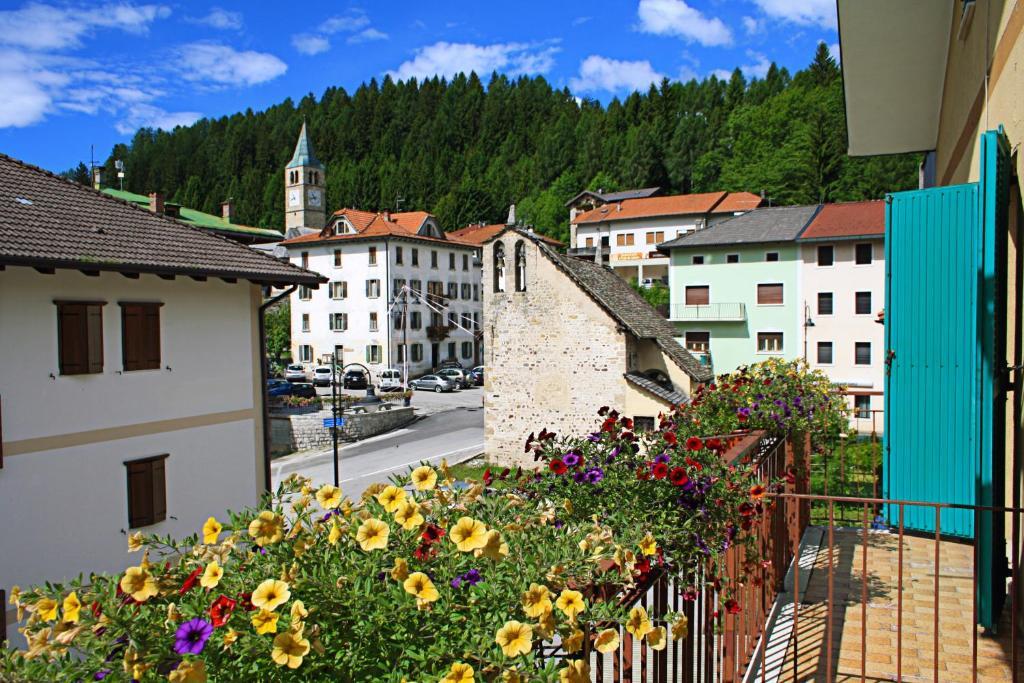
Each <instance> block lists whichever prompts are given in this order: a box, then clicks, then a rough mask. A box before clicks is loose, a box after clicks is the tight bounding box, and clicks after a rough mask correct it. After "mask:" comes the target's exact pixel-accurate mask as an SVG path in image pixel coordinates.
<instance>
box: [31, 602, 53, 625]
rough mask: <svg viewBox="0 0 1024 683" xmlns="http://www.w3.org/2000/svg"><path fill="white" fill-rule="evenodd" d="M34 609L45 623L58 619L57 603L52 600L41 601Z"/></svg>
mask: <svg viewBox="0 0 1024 683" xmlns="http://www.w3.org/2000/svg"><path fill="white" fill-rule="evenodd" d="M33 609H34V610H35V613H36V614H37V615H39V618H40V619H42V620H43V621H53V620H54V619H56V618H57V601H56V600H53V599H52V598H43V599H42V600H39V601H38V602H36V604H35V606H34V608H33Z"/></svg>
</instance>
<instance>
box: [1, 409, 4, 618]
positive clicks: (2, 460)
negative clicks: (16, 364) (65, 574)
mask: <svg viewBox="0 0 1024 683" xmlns="http://www.w3.org/2000/svg"><path fill="white" fill-rule="evenodd" d="M3 468H4V402H3V397H2V396H0V470H2V469H3ZM0 609H4V608H0Z"/></svg>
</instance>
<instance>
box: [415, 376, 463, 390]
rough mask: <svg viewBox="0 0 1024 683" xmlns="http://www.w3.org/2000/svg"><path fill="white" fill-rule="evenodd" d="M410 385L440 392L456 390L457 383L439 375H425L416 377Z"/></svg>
mask: <svg viewBox="0 0 1024 683" xmlns="http://www.w3.org/2000/svg"><path fill="white" fill-rule="evenodd" d="M409 387H410V388H412V389H428V390H430V389H432V390H434V391H435V392H437V393H439V394H440V393H441V392H442V391H455V384H453V383H452V382H451V381H449V380H447V379H445V378H444V377H439V376H437V375H424V376H423V377H420V378H419V379H414V380H412V381H411V382H409Z"/></svg>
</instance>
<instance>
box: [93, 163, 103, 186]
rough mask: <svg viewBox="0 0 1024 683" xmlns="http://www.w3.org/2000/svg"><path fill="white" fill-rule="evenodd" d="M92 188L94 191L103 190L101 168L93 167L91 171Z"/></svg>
mask: <svg viewBox="0 0 1024 683" xmlns="http://www.w3.org/2000/svg"><path fill="white" fill-rule="evenodd" d="M92 187H93V189H94V190H100V189H103V167H102V166H93V169H92Z"/></svg>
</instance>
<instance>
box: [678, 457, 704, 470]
mask: <svg viewBox="0 0 1024 683" xmlns="http://www.w3.org/2000/svg"><path fill="white" fill-rule="evenodd" d="M683 460H685V461H686V464H687V465H689V466H690V467H692V468H694V469H695V470H697V471H698V472H700V471H701V470H703V469H704V465H701V464H700V463H699V462H697V461H696V460H694V459H693V458H683Z"/></svg>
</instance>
